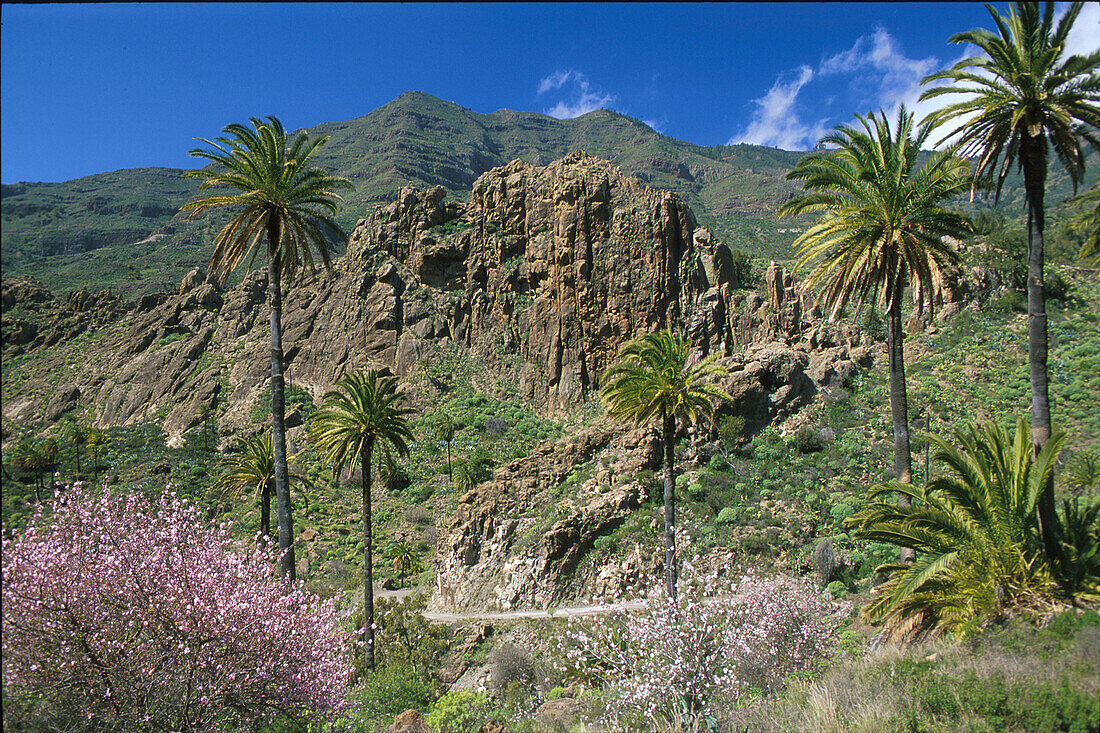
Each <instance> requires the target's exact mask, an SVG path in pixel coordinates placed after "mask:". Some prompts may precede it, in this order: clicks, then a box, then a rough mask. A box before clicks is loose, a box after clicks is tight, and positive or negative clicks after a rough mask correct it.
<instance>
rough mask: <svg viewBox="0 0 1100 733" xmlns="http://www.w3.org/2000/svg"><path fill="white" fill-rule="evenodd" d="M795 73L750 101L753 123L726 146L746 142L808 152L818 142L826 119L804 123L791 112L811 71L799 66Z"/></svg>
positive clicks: (823, 132)
mask: <svg viewBox="0 0 1100 733" xmlns="http://www.w3.org/2000/svg"><path fill="white" fill-rule="evenodd" d="M797 73H798V76H797V77H796V78H793V79H789V80H786V81H785V80H784V75H783V74H781V75H780V76H779V78H778V79H776V81H775V84H773V85H772V88H771V89H769V90H768V93H767V94H765V95H764V96H763V97H761V98H759V99H754V100H752V103H753V104H754V105H756V110H755V111H754V112H753V114H752V121H751V122H749V125H748V127H747V128H745V130H744V131H742V132H741V133H739V134H737V135H734V136H733V137H731V138H730V139H729V141H728V142H727V143H726V144H727V145H734V144H736V143H749V144H750V145H772V146H774V147H777V148H783V149H784V150H807V149H809V148H811V147H813V146H814V145H815V144H816V143H817V141H818V139H820V137H821V136H822V135H824V134H825V131H826V129H827V127H826V125H825V120H818V121H817V122H815V123H813V124H807V123H804V122H802V120H800V119H799V118H798V115H797V114H796V113H795V112H794V105H795V101H796V100H797V98H798V93H799V92H800V91H801V90H802V87H804V86H806V84H807V83H808V82H809V81H810V80H811V79H813V77H814V70H813V69H811V68H810V67H809V66H801V67H799V68H798V70H797ZM788 76H789V75H788Z"/></svg>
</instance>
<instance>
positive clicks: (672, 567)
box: [661, 415, 676, 603]
mask: <svg viewBox="0 0 1100 733" xmlns="http://www.w3.org/2000/svg"><path fill="white" fill-rule="evenodd" d="M661 427H662V431H661V432H662V437H663V438H664V447H665V591H666V592H667V593H668V598H669V600H670V601H672V602H673V603H676V535H675V531H676V495H675V490H676V483H675V481H674V480H673V476H672V466H673V463H674V462H675V460H676V453H675V440H676V418H675V417H673V416H672V415H664V416H663V418H662V420H661Z"/></svg>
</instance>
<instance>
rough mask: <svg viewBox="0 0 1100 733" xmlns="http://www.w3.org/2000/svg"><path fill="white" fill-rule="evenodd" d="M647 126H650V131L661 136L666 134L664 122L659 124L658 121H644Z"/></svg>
mask: <svg viewBox="0 0 1100 733" xmlns="http://www.w3.org/2000/svg"><path fill="white" fill-rule="evenodd" d="M642 122H644V123H645V124H647V125H649V127H650V129H652V130H653V131H654V132H656V133H659V134H661V135H664V134H665V130H664V127H665V126H664V122H658V121H657V120H642Z"/></svg>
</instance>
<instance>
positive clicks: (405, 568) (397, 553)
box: [389, 542, 424, 579]
mask: <svg viewBox="0 0 1100 733" xmlns="http://www.w3.org/2000/svg"><path fill="white" fill-rule="evenodd" d="M389 556H390V562H392V563H393V569H394V570H396V571H397V577H398V578H400V579H404V578H405V576H406V575H408V574H409V573H419V572H420V571H421V570H423V569H424V565H423V564H422V563H421V562H420V556H419V555H417V554H416V550H414V549H413V548H412V546H411V545H410V544H409V543H408V542H396V543H394V544H393V545H392V546H391V547H390V551H389Z"/></svg>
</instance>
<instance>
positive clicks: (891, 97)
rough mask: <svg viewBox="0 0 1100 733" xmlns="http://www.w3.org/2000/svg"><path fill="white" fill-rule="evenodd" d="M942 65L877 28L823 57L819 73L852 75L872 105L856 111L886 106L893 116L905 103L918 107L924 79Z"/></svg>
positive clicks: (888, 113)
mask: <svg viewBox="0 0 1100 733" xmlns="http://www.w3.org/2000/svg"><path fill="white" fill-rule="evenodd" d="M939 66H940V62H939V60H938V59H936V58H935V57H928V58H923V59H911V58H909V57H908V56H906V55H905V54H904V53H903V52H902V50H901V49H900V48H898V45H897V42H896V41H895V40H894V37H893V36H891V35H890V33H889V32H888V31H887V30H886V29H885V28H876V29H875V32H874V33H872V34H871V35H870V36H861V37H860V38H859V39H858V40H857V41H856V42H855V44H854V45H853V46H852V47H851V48H850V49H848V50H847V51H842V52H841V53H838V54H837V55H835V56H833V57H831V58H828V59H826V60H825V61H823V62H822V63H821V66H820V67H819V68H818V73H820V74H821V75H822V76H835V75H839V74H843V75H851V81H850V84H851V85H852V86H853V87H855V88H858V89H863V90H865V92H864V95H865V97H864V99H861V100H859V102H865V103H866V104H869V105H870V108H869V109H860V110H855V111H857V112H859V113H860V114H866V113H867V112H876V113H877V112H878V111H879V109H883V110H885V111H886V113H887V115H889V116H891V117H892V116H894V115H896V114H897V110H898V107H899V106H900V105H902V104H904V105H905V106H906V107H907V108H908V109H910V110H916V109H917V107H918V102H917V100H918V99H919V97H920V93H921V91H922V90H921V83H920V81H921V79H923V78H924V77H925V76H927V75H928V74H931V73H932V72H933V71H936V70H937V69H938V68H939ZM919 116H920V115H919V113H918V117H919Z"/></svg>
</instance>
